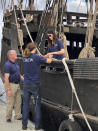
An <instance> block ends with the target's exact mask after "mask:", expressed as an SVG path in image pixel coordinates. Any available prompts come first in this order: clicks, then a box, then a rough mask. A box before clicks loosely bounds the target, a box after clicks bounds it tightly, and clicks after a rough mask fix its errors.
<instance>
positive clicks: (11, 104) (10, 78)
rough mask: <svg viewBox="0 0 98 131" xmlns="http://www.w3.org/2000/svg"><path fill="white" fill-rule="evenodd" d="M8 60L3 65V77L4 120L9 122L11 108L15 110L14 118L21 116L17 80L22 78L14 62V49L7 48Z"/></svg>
mask: <svg viewBox="0 0 98 131" xmlns="http://www.w3.org/2000/svg"><path fill="white" fill-rule="evenodd" d="M7 55H8V61H7V62H6V63H5V65H4V79H5V87H6V90H7V112H6V120H7V122H11V119H12V111H13V108H14V110H15V119H17V120H18V119H20V118H21V92H20V86H19V82H20V79H21V80H23V79H24V78H23V76H21V75H20V69H19V66H18V64H17V63H16V59H17V54H16V51H15V50H9V51H8V53H7Z"/></svg>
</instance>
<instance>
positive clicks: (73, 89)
mask: <svg viewBox="0 0 98 131" xmlns="http://www.w3.org/2000/svg"><path fill="white" fill-rule="evenodd" d="M62 63H63V64H64V67H65V70H66V72H67V74H68V78H69V81H70V84H71V87H72V91H73V92H74V94H75V97H76V100H77V103H78V105H79V108H80V110H81V112H82V115H83V117H84V120H85V122H86V124H87V126H88V128H89V130H90V131H93V130H92V128H91V126H90V124H89V122H88V120H87V118H86V115H85V113H84V111H83V108H82V106H81V103H80V101H79V98H78V95H77V92H76V89H75V86H74V83H73V80H72V78H71V75H70V72H69V68H68V66H67V64H66V61H65V58H63V59H62Z"/></svg>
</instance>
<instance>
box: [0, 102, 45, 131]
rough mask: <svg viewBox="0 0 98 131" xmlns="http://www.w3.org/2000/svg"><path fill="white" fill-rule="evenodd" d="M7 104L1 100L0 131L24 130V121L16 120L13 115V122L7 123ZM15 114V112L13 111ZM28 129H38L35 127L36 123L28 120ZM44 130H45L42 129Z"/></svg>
mask: <svg viewBox="0 0 98 131" xmlns="http://www.w3.org/2000/svg"><path fill="white" fill-rule="evenodd" d="M5 116H6V104H5V103H4V102H2V101H0V131H7V130H8V131H23V130H22V122H21V120H14V117H12V122H11V123H7V122H6V117H5ZM13 116H14V112H13ZM26 131H36V130H35V129H34V124H33V123H32V122H31V121H29V122H28V129H27V130H26ZM40 131H44V130H42V129H41V130H40Z"/></svg>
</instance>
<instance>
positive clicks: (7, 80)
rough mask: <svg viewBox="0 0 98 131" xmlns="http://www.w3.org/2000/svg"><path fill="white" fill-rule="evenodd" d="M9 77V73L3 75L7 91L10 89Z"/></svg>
mask: <svg viewBox="0 0 98 131" xmlns="http://www.w3.org/2000/svg"><path fill="white" fill-rule="evenodd" d="M9 76H10V75H9V73H5V75H4V80H5V85H6V88H7V89H10V83H9Z"/></svg>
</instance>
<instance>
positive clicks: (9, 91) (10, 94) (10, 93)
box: [7, 88, 12, 97]
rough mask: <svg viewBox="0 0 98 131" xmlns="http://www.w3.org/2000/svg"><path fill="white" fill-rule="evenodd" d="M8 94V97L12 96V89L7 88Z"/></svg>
mask: <svg viewBox="0 0 98 131" xmlns="http://www.w3.org/2000/svg"><path fill="white" fill-rule="evenodd" d="M7 96H8V97H11V96H12V90H11V89H10V88H9V89H7Z"/></svg>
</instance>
